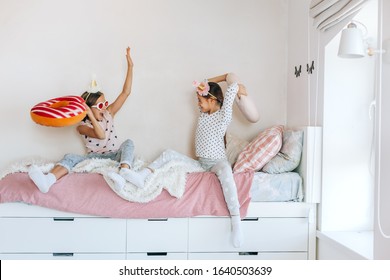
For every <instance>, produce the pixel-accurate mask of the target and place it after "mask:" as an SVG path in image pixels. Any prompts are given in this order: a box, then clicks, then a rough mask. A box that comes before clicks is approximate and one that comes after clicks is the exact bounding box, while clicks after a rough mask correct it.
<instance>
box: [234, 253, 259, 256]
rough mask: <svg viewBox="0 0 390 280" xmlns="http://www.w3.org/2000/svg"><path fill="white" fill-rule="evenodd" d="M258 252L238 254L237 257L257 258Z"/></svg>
mask: <svg viewBox="0 0 390 280" xmlns="http://www.w3.org/2000/svg"><path fill="white" fill-rule="evenodd" d="M258 254H259V252H239V253H238V255H239V256H257V255H258Z"/></svg>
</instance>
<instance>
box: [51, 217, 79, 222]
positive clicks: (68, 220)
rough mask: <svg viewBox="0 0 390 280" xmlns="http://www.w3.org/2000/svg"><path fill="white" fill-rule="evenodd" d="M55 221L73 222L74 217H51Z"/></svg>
mask: <svg viewBox="0 0 390 280" xmlns="http://www.w3.org/2000/svg"><path fill="white" fill-rule="evenodd" d="M53 220H54V221H55V222H73V221H74V218H53Z"/></svg>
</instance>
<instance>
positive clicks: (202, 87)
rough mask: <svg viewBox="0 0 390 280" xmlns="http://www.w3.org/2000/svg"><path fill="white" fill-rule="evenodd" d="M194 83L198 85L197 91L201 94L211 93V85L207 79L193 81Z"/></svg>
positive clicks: (195, 85)
mask: <svg viewBox="0 0 390 280" xmlns="http://www.w3.org/2000/svg"><path fill="white" fill-rule="evenodd" d="M192 85H193V86H194V87H196V92H197V93H198V94H199V95H200V96H207V95H208V94H209V90H210V86H209V82H208V81H207V80H204V81H203V82H198V81H193V82H192Z"/></svg>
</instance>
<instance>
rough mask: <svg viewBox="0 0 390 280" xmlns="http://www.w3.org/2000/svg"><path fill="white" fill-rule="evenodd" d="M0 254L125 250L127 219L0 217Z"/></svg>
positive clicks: (115, 251) (111, 251)
mask: <svg viewBox="0 0 390 280" xmlns="http://www.w3.org/2000/svg"><path fill="white" fill-rule="evenodd" d="M0 228H1V231H0V253H50V254H51V253H58V254H62V253H104V252H110V253H125V248H126V245H125V244H126V235H125V232H126V220H121V219H109V218H1V219H0Z"/></svg>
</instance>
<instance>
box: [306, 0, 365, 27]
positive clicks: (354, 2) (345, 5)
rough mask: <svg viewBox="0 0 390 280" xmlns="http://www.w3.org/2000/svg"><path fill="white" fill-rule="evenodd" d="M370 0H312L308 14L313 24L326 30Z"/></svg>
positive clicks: (354, 12)
mask: <svg viewBox="0 0 390 280" xmlns="http://www.w3.org/2000/svg"><path fill="white" fill-rule="evenodd" d="M368 1H370V0H312V1H311V4H310V16H311V17H312V18H313V19H314V21H313V25H314V26H315V27H316V28H317V29H319V30H321V31H326V30H328V29H330V28H332V27H333V26H335V25H337V24H338V23H339V22H341V21H342V20H343V19H345V18H347V17H349V16H351V15H354V14H356V13H357V12H358V11H359V10H360V9H361V8H362V7H363V5H364V4H366V3H367V2H368Z"/></svg>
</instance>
